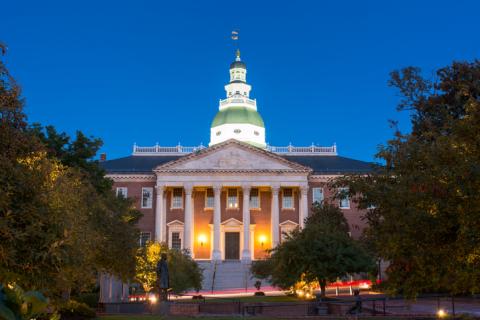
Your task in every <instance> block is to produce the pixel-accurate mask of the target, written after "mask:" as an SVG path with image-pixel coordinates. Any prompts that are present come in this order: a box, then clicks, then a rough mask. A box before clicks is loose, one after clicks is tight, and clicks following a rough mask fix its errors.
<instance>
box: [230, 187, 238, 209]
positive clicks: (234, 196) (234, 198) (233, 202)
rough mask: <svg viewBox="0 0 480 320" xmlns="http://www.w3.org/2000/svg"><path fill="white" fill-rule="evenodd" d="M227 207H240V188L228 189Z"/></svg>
mask: <svg viewBox="0 0 480 320" xmlns="http://www.w3.org/2000/svg"><path fill="white" fill-rule="evenodd" d="M227 195H228V197H227V209H236V208H238V190H237V189H228V190H227Z"/></svg>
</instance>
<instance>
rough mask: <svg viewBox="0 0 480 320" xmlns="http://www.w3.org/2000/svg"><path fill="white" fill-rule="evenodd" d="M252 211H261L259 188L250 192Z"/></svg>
mask: <svg viewBox="0 0 480 320" xmlns="http://www.w3.org/2000/svg"><path fill="white" fill-rule="evenodd" d="M250 209H260V192H259V191H258V188H252V189H251V190H250Z"/></svg>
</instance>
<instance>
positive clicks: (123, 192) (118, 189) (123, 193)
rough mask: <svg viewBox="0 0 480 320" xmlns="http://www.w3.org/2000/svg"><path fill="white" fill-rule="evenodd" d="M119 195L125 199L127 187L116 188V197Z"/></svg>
mask: <svg viewBox="0 0 480 320" xmlns="http://www.w3.org/2000/svg"><path fill="white" fill-rule="evenodd" d="M120 190H122V191H120ZM120 193H121V194H122V195H123V197H124V198H125V199H126V198H128V188H127V187H117V190H116V195H117V197H118V196H119V194H120Z"/></svg>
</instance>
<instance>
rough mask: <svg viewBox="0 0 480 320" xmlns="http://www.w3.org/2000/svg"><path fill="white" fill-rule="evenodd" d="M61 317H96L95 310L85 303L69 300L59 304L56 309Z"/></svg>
mask: <svg viewBox="0 0 480 320" xmlns="http://www.w3.org/2000/svg"><path fill="white" fill-rule="evenodd" d="M58 313H60V315H61V317H62V319H93V318H95V317H96V314H95V310H93V309H92V308H90V307H89V306H87V305H86V304H85V303H82V302H77V301H75V300H69V301H67V302H65V303H63V304H61V305H60V307H59V309H58Z"/></svg>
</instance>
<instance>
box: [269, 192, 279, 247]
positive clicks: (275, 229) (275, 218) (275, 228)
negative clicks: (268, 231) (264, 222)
mask: <svg viewBox="0 0 480 320" xmlns="http://www.w3.org/2000/svg"><path fill="white" fill-rule="evenodd" d="M279 191H280V186H276V185H274V186H272V219H271V227H272V248H275V247H276V246H277V245H278V243H279V242H280V235H279V227H280V226H279V225H280V208H279V206H278V192H279Z"/></svg>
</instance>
